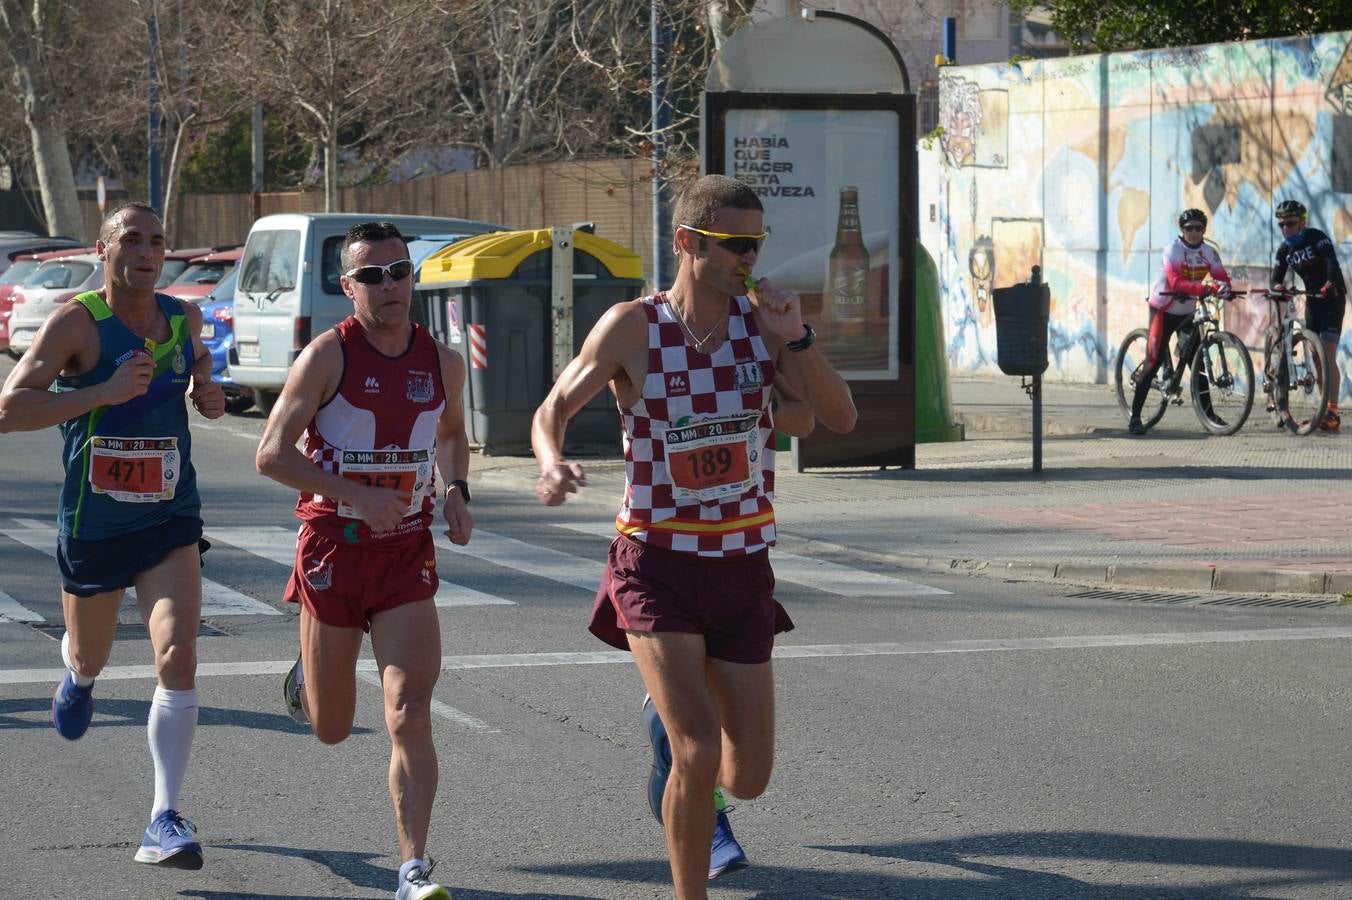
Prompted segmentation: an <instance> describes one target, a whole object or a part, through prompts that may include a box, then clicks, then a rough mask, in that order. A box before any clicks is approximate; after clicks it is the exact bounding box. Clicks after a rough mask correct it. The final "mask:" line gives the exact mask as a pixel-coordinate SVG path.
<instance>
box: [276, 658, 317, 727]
mask: <svg viewBox="0 0 1352 900" xmlns="http://www.w3.org/2000/svg"><path fill="white" fill-rule="evenodd" d="M300 671H301V669H300V657H299V656H297V657H296V664H295V665H294V666H292V667H291V669H290V671H288V672H287V673H286V677H285V678H284V679H282V699H283V700H285V701H286V712H287V714H288V715H290V716H291V718H293V719H295V720H296V722H297V723H298V724H301V725H309V724H310V717H309V716H308V715H306V713H305V706H304V705H303V704H302V703H301V702H300V692H301V691H303V690H304V689H305V687H304V685H302V684H301V681H300Z"/></svg>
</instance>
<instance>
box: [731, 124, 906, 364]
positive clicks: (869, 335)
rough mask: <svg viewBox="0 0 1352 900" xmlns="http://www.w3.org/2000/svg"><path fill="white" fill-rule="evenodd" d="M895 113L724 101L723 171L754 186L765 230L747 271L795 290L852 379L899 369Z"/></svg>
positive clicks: (826, 344)
mask: <svg viewBox="0 0 1352 900" xmlns="http://www.w3.org/2000/svg"><path fill="white" fill-rule="evenodd" d="M898 125H899V123H898V117H897V114H896V113H895V112H892V111H888V110H810V109H800V110H783V109H730V110H728V112H727V118H726V120H725V126H724V153H725V156H724V161H725V165H726V170H725V171H727V173H728V174H729V175H732V176H733V177H735V178H737V179H739V180H741V181H742V182H744V183H746V184H748V185H750V186H751V187H752V188H753V189H755V191H756V193H757V195H758V196H759V197H760V200H761V203H763V204H764V206H765V223H766V225H767V226H768V228H769V230H770V232H771V234H770V237H769V239H768V240H767V241H766V242H765V245H764V246H763V247H762V249H761V253H760V256H759V258H758V259H757V261H756V268H755V275H756V277H758V278H759V277H767V278H769V279H770V280H771V281H773V282H774V283H776V284H778V285H780V286H781V287H785V288H788V289H790V290H793V291H796V292H797V293H798V294H799V295H800V296H801V297H802V299H803V318H804V319H805V320H806V321H808V322H810V323H811V324H812V326H813V328H815V329H816V330H817V334H818V338H817V339H818V341H819V342H820V345H821V347H822V349H823V350H824V351H825V353H826V355H827V357H828V358H829V359H830V360H831V362H832V364H833V365H834V366H835V367H836V368H837V369H838V370H840V372H841V373H842V374H843V375H845V377H847V378H850V379H852V380H853V379H858V380H864V379H894V378H896V377H897V371H898V351H897V328H896V322H897V315H898V312H897V309H898V293H897V286H898V283H899V280H900V276H901V273H900V272H899V271H898V269H899V268H900V259H901V254H900V252H899V251H900V248H899V243H898V240H899V234H900V229H899V224H900V223H899V222H898V221H897V217H898V209H897V203H896V198H897V197H898V196H899V190H900V185H899V184H898V179H899V175H898V171H897V159H898V154H899V153H900V150H901V148H900V146H899V139H900V131H901V129H900V128H899V127H898Z"/></svg>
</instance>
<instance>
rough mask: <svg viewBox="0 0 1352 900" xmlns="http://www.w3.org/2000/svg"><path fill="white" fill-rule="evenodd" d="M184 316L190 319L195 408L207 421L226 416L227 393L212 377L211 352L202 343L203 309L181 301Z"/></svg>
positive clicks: (193, 403)
mask: <svg viewBox="0 0 1352 900" xmlns="http://www.w3.org/2000/svg"><path fill="white" fill-rule="evenodd" d="M178 302H179V303H182V304H183V314H184V315H185V316H187V317H188V342H189V349H191V350H192V393H191V395H190V399H191V400H192V405H193V408H194V409H196V410H197V411H198V412H199V413H201V414H202V416H203V417H204V418H207V419H219V418H220V417H221V416H223V415H225V391H223V390H221V386H220V385H219V384H217V383H216V382H215V380H214V379H212V377H211V369H212V365H213V363H212V361H211V351H210V350H208V349H207V348H206V346H205V345H204V344H203V343H202V307H200V306H198V305H197V304H196V303H192V302H190V301H188V300H180V301H178Z"/></svg>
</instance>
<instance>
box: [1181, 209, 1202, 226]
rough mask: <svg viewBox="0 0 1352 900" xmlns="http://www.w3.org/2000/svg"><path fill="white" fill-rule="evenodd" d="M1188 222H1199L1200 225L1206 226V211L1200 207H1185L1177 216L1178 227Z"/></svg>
mask: <svg viewBox="0 0 1352 900" xmlns="http://www.w3.org/2000/svg"><path fill="white" fill-rule="evenodd" d="M1189 222H1201V223H1202V227H1203V228H1205V227H1206V213H1204V212H1202V211H1201V210H1200V209H1185V210H1183V212H1182V213H1181V214H1180V215H1179V217H1178V227H1179V228H1182V227H1183V226H1184V225H1186V224H1188V223H1189Z"/></svg>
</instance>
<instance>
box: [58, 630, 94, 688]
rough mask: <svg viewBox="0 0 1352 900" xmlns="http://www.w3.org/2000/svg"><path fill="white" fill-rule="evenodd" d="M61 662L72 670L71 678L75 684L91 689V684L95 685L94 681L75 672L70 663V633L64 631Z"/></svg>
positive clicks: (62, 634)
mask: <svg viewBox="0 0 1352 900" xmlns="http://www.w3.org/2000/svg"><path fill="white" fill-rule="evenodd" d="M61 661H62V662H63V663H65V664H66V668H67V669H70V677H71V678H74V679H75V683H76V684H78V685H79V686H80V687H89V686H90V685H91V684H93V683H94V679H92V678H86V677H84V676H83V675H81V674H80V673H79V672H77V671H75V667H74V666H73V665H71V663H70V632H69V631H63V632H62V633H61Z"/></svg>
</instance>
